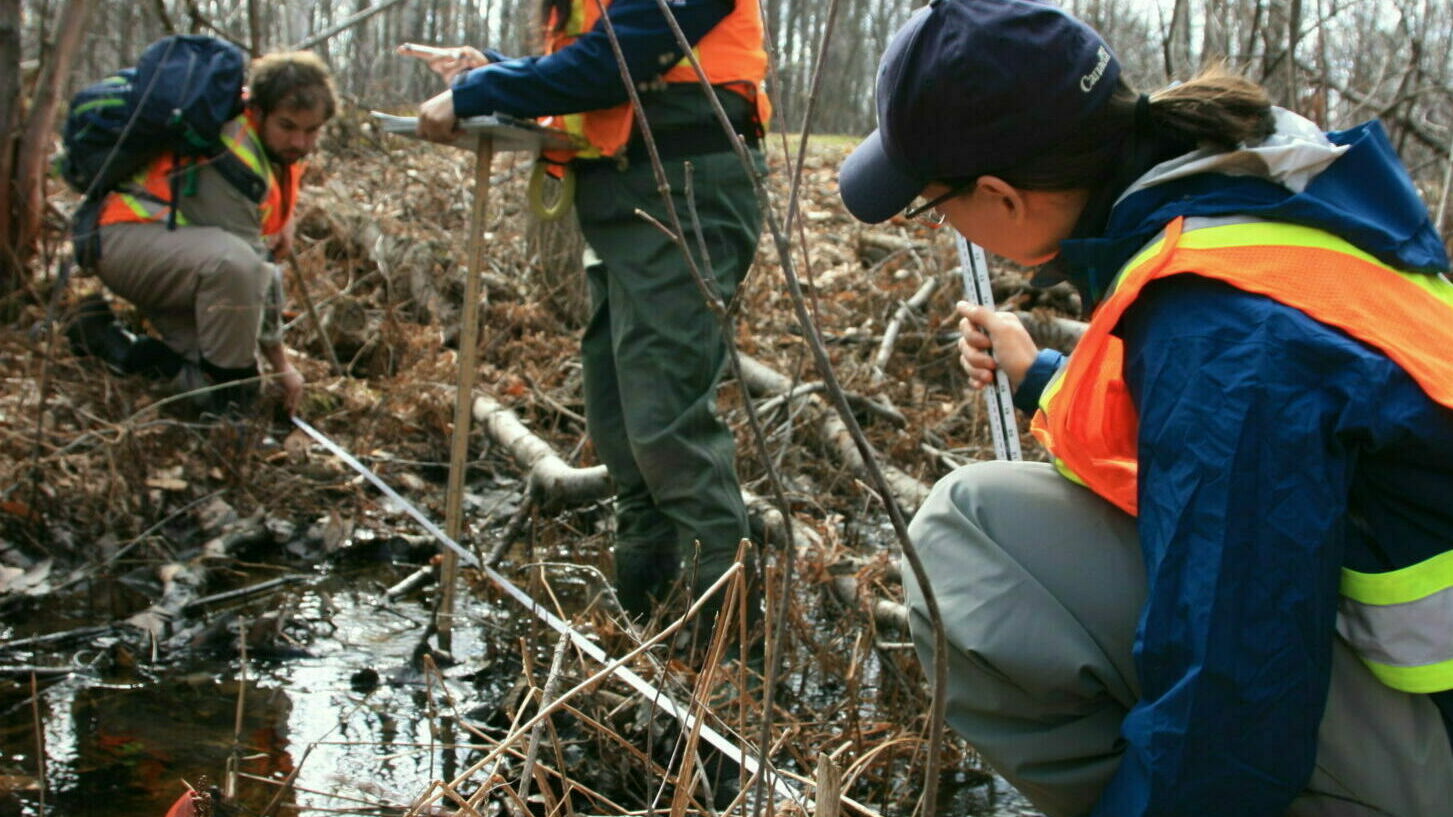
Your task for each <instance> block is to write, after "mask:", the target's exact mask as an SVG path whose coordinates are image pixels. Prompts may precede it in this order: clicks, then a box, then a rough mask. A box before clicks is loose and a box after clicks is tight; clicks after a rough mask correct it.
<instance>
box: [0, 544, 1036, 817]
mask: <svg viewBox="0 0 1453 817" xmlns="http://www.w3.org/2000/svg"><path fill="white" fill-rule="evenodd" d="M388 583H389V582H387V581H369V580H368V578H367V577H363V576H360V575H359V574H358V573H356V572H355V573H352V574H347V573H342V572H340V573H338V574H334V575H331V576H329V577H327V578H326V579H325V580H324V581H321V582H319V583H317V584H314V585H312V586H310V587H307V588H299V589H298V591H297V595H296V597H295V598H293V599H292V600H291V601H290V604H293V605H295V606H294V608H293V609H294V610H295V612H296V616H295V619H294V621H295V622H303V623H305V624H307V625H310V626H305V627H303V629H302V630H299V631H297V632H295V633H293V635H294V638H292V639H291V640H292V641H295V642H296V643H297V645H298V646H299V649H298V650H297V651H295V652H294V653H293V654H292V655H291V656H289V657H287V658H276V657H275V658H271V659H268V660H261V659H257V658H253V659H251V660H249V661H248V664H247V667H246V671H245V672H243V667H242V665H241V662H240V660H239V659H238V657H237V656H236V655H234V654H231V653H226V652H224V653H223V654H222V655H221V656H220V657H218V656H215V655H212V656H208V655H201V654H196V653H197V652H199V651H193V653H192V654H185V653H183V652H178V653H176V654H174V655H173V657H172V658H173V660H174V661H175V662H177V663H175V664H172V665H167V666H162V667H146V666H142V667H140V668H139V669H137V670H136V672H135V674H133V675H128V676H126V677H125V678H124V679H120V678H117V677H106V678H105V681H104V682H103V681H102V680H101V677H100V676H101V675H102V674H101V673H98V672H93V671H87V672H84V673H77V674H75V675H72V676H70V677H69V678H63V679H62V680H56V681H53V682H52V683H51V684H50V685H49V686H46V687H42V689H41V695H40V698H39V700H38V702H37V703H38V709H39V712H38V716H37V715H36V714H33V713H32V707H31V703H30V701H29V698H30V691H29V683H28V680H27V681H25V682H19V681H11V682H8V683H7V682H4V681H0V752H3V756H0V817H10V816H11V815H38V814H40V811H41V810H40V807H39V791H38V787H36V786H35V785H34V783H35V779H36V769H37V767H38V765H39V763H38V761H37V759H36V746H37V742H38V737H37V734H36V732H37V729H36V723H37V720H38V722H39V724H40V733H41V734H40V735H39V740H41V741H43V743H44V746H45V752H46V755H47V759H46V762H47V764H48V767H47V770H46V772H47V773H46V780H47V784H48V787H49V790H48V791H47V792H46V799H45V809H44V813H45V815H46V817H91V815H98V816H99V815H107V816H108V817H109V816H110V815H137V816H138V817H162V815H163V814H165V812H166V809H167V807H168V806H169V805H170V804H171V803H172V802H173V801H174V800H175V799H176V798H177V797H178V796H179V794H180V793H181V792H182V790H183V788H184V784H183V781H187V782H190V783H194V784H195V783H197V781H199V780H200V779H201V778H202V776H204V775H205V776H206V778H207V779H208V780H210V781H211V782H212V783H213V784H216V785H219V786H220V785H222V784H224V783H226V781H227V780H228V775H227V770H228V768H229V765H228V764H229V762H232V763H234V764H235V768H236V769H237V770H238V771H240V772H242V773H243V774H242V776H240V777H239V778H237V780H238V785H237V791H236V799H235V800H233V801H232V802H231V804H232V805H240V806H241V807H242V808H241V812H240V813H243V814H259V813H262V812H263V810H264V809H265V808H266V807H267V806H268V805H269V804H270V803H272V801H273V799H274V798H275V797H278V796H279V792H280V791H282V788H283V787H282V786H281V783H282V781H283V780H284V779H285V778H287V777H288V775H289V773H290V772H293V771H294V767H296V776H295V777H294V779H293V781H292V784H293V785H292V787H291V788H290V789H289V790H288V793H287V795H286V796H285V797H284V798H283V800H282V801H281V803H280V805H283V806H285V808H283V809H282V810H281V811H279V810H278V809H277V807H276V806H274V808H273V810H272V811H271V812H269V813H271V814H278V813H281V814H284V815H286V814H292V813H297V814H330V813H340V812H346V813H354V814H367V815H381V814H398V813H401V809H402V808H403V807H405V806H407V805H408V804H409V803H411V802H412V801H413V800H414V799H415V798H417V797H418V796H420V795H421V794H422V793H423V792H425V791H426V790H427V789H428V788H429V786H430V784H431V782H432V781H434V780H450V779H453V778H455V777H456V776H457V775H459V774H460V773H461V771H463V770H465V769H467V768H468V767H469V766H470V764H472V763H474V762H476V761H477V760H478V759H479V758H480V756H481V753H480V752H479V751H478V750H477V747H470V746H468V745H467V744H469V743H471V742H474V743H477V742H478V741H477V740H476V739H475V738H474V736H473V735H471V734H470V732H469V729H479V728H485V729H498V728H499V727H500V726H503V725H507V724H508V722H509V720H510V718H511V713H512V712H514V711H515V708H516V707H517V706H518V705H519V701H518V699H517V698H518V695H519V694H520V689H519V688H518V685H519V684H520V681H521V677H522V673H521V666H520V663H519V659H518V652H519V651H518V644H517V643H511V642H509V641H507V640H505V639H502V638H501V633H504V632H514V631H515V630H516V629H517V625H513V624H512V623H511V622H510V621H509V618H510V613H509V608H501V607H500V606H498V605H496V604H494V603H491V602H489V601H487V600H484V599H482V598H480V597H478V596H474V595H470V594H465V595H462V596H461V597H460V598H461V601H462V603H463V606H462V608H461V610H460V613H459V616H458V618H457V619H456V623H455V630H454V651H455V654H456V655H457V656H459V657H460V659H461V660H460V663H459V664H458V665H456V666H454V667H452V668H448V669H447V671H446V672H444V673H443V677H442V678H441V677H440V676H433V678H432V680H430V679H429V678H426V677H424V676H422V675H421V674H420V673H419V672H417V671H416V670H411V669H408V668H407V667H408V666H409V664H410V661H411V658H412V657H413V653H414V651H415V648H416V647H417V646H418V645H419V639H420V636H421V634H422V633H423V632H424V630H425V625H426V624H427V621H428V615H429V613H428V607H427V601H426V600H425V599H419V600H410V601H402V602H398V603H394V604H386V603H382V602H381V601H380V598H379V593H377V592H376V591H375V590H373V589H371V588H376V587H381V586H387V584H388ZM275 603H276V602H274V604H275ZM249 615H252V616H254V618H253V619H252V620H254V621H255V620H256V616H257V615H258V611H255V610H254V611H251V612H250V614H249ZM183 662H186V663H183ZM146 673H152V675H150V676H146V677H143V676H144V675H145V674H146ZM242 677H245V678H246V679H248V680H247V683H246V684H245V685H244V684H240V683H239V681H238V680H237V679H238V678H242ZM239 688H242V689H244V692H243V694H242V699H241V728H240V729H238V727H237V717H238V705H239V703H238V690H239ZM838 694H841V692H839V693H838ZM466 714H467V717H466ZM497 720H498V721H501V722H499V723H496V721H497ZM466 727H467V728H466ZM236 735H240V736H241V738H240V742H239V741H237V740H235V739H234V736H236ZM456 741H457V742H458V743H459V744H463V745H456ZM589 748H590V747H589V746H587V745H585V744H581V745H580V746H570V747H568V751H567V756H566V757H564V758H562V760H563V761H564V763H563V765H564V766H565V767H566V768H571V769H575V770H577V771H581V772H582V773H583V772H585V771H587V770H588V769H589V768H592V767H593V766H608V765H610V764H611V763H622V764H630V763H631V761H630V760H629V758H628V757H627V754H626V753H623V752H621V751H620V749H619V747H613V748H607V749H606V750H605V751H602V752H600V753H598V754H596V755H594V756H593V757H592V756H590V753H589V751H588V750H589ZM595 748H596V749H599V748H600V747H595ZM570 752H576V753H583V754H584V755H585V756H580V755H579V754H570ZM591 779H592V780H593V779H594V778H591ZM900 783H901V785H905V786H910V787H911V786H912V785H913V781H911V780H907V779H904V780H902V781H900ZM942 791H943V794H944V799H943V800H942V801H941V804H940V808H939V813H941V814H945V815H952V816H953V817H970V816H971V815H995V816H996V817H1019V816H1020V815H1033V814H1035V812H1034V811H1033V809H1031V808H1029V807H1028V806H1027V805H1026V804H1025V803H1024V802H1023V801H1022V800H1019V799H1018V798H1017V796H1015V795H1014V794H1013V792H1012V791H1011V790H1009V789H1008V787H1006V786H1005V785H1004V783H1003V781H1002V780H994V781H992V782H987V783H986V781H985V779H984V778H983V777H981V776H974V775H967V776H962V777H957V778H955V777H954V776H953V775H950V776H949V777H948V778H946V779H945V780H944V786H943V789H942ZM222 814H224V812H220V811H219V815H222Z"/></svg>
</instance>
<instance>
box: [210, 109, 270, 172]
mask: <svg viewBox="0 0 1453 817" xmlns="http://www.w3.org/2000/svg"><path fill="white" fill-rule="evenodd" d="M222 144H224V145H226V146H227V149H228V150H229V151H231V152H232V155H234V156H236V157H237V158H238V159H240V160H242V164H244V165H246V166H247V169H248V170H251V171H252V172H253V173H256V174H257V175H258V176H260V177H262V178H264V179H265V178H267V177H268V176H269V174H271V173H272V169H271V167H269V165H268V163H267V159H266V158H265V156H264V154H263V153H262V152H261V151H260V150H259V149H258V137H257V135H256V134H254V133H252V129H251V128H249V127H247V121H246V117H242V116H239V117H237V118H235V119H233V120H231V121H230V122H228V123H227V124H226V125H225V126H223V128H222Z"/></svg>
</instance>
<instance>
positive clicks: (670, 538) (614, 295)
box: [576, 90, 761, 620]
mask: <svg viewBox="0 0 1453 817" xmlns="http://www.w3.org/2000/svg"><path fill="white" fill-rule="evenodd" d="M696 94H697V95H698V96H699V94H700V91H699V90H698V91H696ZM676 96H677V100H676V102H675V104H677V105H678V106H679V105H680V104H681V98H682V95H676ZM724 96H725V95H724ZM686 104H691V103H689V102H687V103H686ZM695 104H697V105H700V106H701V110H702V111H703V112H704V111H705V110H706V108H705V102H704V100H699V101H697V102H696V103H695ZM698 119H700V117H699V116H698ZM652 121H653V122H655V121H656V118H655V117H654V116H653V117H652ZM657 139H658V141H659V142H660V143H662V144H666V143H667V140H668V139H669V131H667V132H664V133H658V134H657ZM756 158H757V161H758V162H760V161H761V160H760V157H759V156H758V157H756ZM688 161H689V162H690V164H691V166H692V177H691V182H692V189H693V191H694V198H695V202H694V205H695V206H694V209H695V212H696V215H697V218H699V219H700V222H701V230H702V234H703V235H704V236H705V243H706V248H707V249H706V252H707V253H708V254H709V262H708V261H707V260H706V259H702V258H700V257H698V258H697V264H698V267H699V268H700V269H701V270H702V273H703V275H704V276H705V277H706V278H707V280H708V281H710V282H712V283H713V285H714V286H716V287H717V292H718V294H719V295H720V297H721V298H722V299H723V301H729V300H730V299H731V298H732V296H733V295H734V294H735V293H736V290H737V286H738V285H739V284H740V283H741V281H742V278H743V277H744V276H745V275H746V272H747V269H748V268H749V267H750V266H751V263H752V259H753V256H754V255H755V253H756V247H757V236H758V231H759V229H760V227H761V213H760V210H759V208H758V205H757V199H756V195H755V192H754V190H753V186H752V181H751V177H750V176H749V175H748V173H747V171H746V170H745V169H744V168H743V167H742V165H741V162H740V160H739V159H738V158H737V156H736V155H735V154H733V153H729V152H712V153H707V154H703V155H694V156H690V157H686V158H682V157H673V158H670V159H666V160H664V161H663V164H664V165H665V167H666V173H667V176H668V179H669V183H670V186H671V195H672V199H673V201H674V204H675V208H676V212H677V214H678V217H679V218H680V219H681V222H682V224H683V225H684V226H685V229H686V231H687V233H688V240H687V244H688V245H689V247H690V248H691V251H692V252H693V253H699V252H700V250H699V244H698V242H697V241H696V239H695V237H694V235H692V227H691V212H692V208H691V207H688V204H687V198H686V194H685V191H686V175H685V169H684V168H685V164H686V162H688ZM577 173H579V177H578V182H579V187H578V188H577V192H576V208H577V210H578V213H579V217H580V226H581V229H582V231H583V232H584V235H585V239H586V241H587V242H588V243H589V245H590V247H591V249H592V250H594V252H595V254H596V255H597V256H598V257H599V259H600V263H598V264H592V265H591V266H590V267H589V269H587V271H586V273H587V278H588V281H589V287H590V298H591V308H592V315H591V318H590V323H589V325H588V326H587V327H586V330H585V334H584V336H583V338H582V339H581V355H582V365H583V369H584V379H585V414H586V420H587V422H588V425H589V430H590V435H591V438H592V439H593V441H594V443H595V448H596V451H597V453H598V454H599V456H600V459H601V461H602V462H604V463H605V465H606V467H607V468H608V469H609V471H610V474H611V478H612V479H613V480H614V482H615V485H616V499H615V512H616V539H615V562H616V587H617V591H618V592H619V594H620V597H621V603H622V605H623V606H624V607H625V608H626V610H627V611H629V612H631V613H633V614H636V615H644V614H646V613H648V612H649V611H650V609H651V606H652V601H653V600H655V599H659V598H661V597H663V596H664V595H665V594H666V593H667V592H668V591H669V590H670V588H671V586H672V585H673V583H674V582H675V580H676V578H677V576H678V575H679V572H680V567H679V566H680V564H681V562H682V560H684V561H685V563H686V565H687V568H688V570H693V571H694V572H693V573H689V574H688V576H689V579H690V583H689V587H691V589H692V590H693V591H697V592H699V591H701V590H703V589H705V587H706V586H708V585H709V584H710V583H711V582H713V581H715V580H716V579H717V578H719V577H720V576H721V574H722V573H723V572H725V571H726V569H727V568H728V567H729V566H730V565H731V564H732V562H733V561H734V560H735V557H736V552H737V547H738V544H739V543H740V541H741V540H742V539H743V538H744V537H746V536H747V535H748V528H747V514H746V508H745V506H744V505H743V503H742V497H741V490H740V486H739V484H738V481H737V472H736V464H735V444H734V440H733V438H732V433H731V429H730V428H728V427H727V426H726V424H725V423H724V422H722V420H721V419H720V418H719V417H718V416H717V413H716V400H715V392H716V387H717V384H718V383H719V381H720V379H721V376H722V373H723V371H724V370H725V366H726V354H727V352H726V346H725V342H724V340H723V337H722V331H721V325H720V322H719V320H718V318H717V316H716V315H714V314H713V313H712V311H711V310H710V308H709V307H708V306H707V302H706V299H705V297H704V296H703V294H702V292H701V289H700V287H699V286H698V284H697V282H696V280H695V278H694V277H693V276H692V274H691V270H690V267H689V266H688V264H687V262H686V260H685V259H684V258H683V256H682V250H681V248H680V247H679V246H678V245H677V244H676V243H675V242H674V241H672V240H671V239H669V238H668V237H667V236H666V235H665V234H663V233H662V232H661V231H660V230H659V229H658V228H656V227H655V226H653V225H651V224H650V223H648V222H646V221H645V220H643V219H642V218H641V217H640V216H638V215H636V210H637V209H638V208H639V209H640V210H643V211H645V212H647V213H651V214H652V215H654V216H655V217H656V218H657V219H659V220H660V221H661V222H662V223H663V224H670V221H669V220H668V219H667V218H666V215H665V209H664V205H663V203H662V200H661V196H660V193H659V192H658V190H657V183H656V179H655V175H654V173H653V171H652V168H651V164H650V162H649V160H639V161H632V162H630V163H629V166H627V167H625V168H624V169H622V168H621V167H619V166H618V165H617V164H616V163H614V162H596V163H579V166H578V167H577ZM697 542H699V543H700V546H699V549H698V548H697V545H696V543H697ZM708 620H709V619H708Z"/></svg>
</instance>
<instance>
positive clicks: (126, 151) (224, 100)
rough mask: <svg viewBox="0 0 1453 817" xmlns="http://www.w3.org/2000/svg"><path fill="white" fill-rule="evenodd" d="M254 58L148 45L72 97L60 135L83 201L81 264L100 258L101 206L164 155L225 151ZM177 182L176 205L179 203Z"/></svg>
mask: <svg viewBox="0 0 1453 817" xmlns="http://www.w3.org/2000/svg"><path fill="white" fill-rule="evenodd" d="M246 69H247V59H246V57H245V56H244V55H243V53H242V50H241V49H240V48H238V47H237V46H235V45H233V44H232V43H229V42H226V41H225V40H219V39H217V38H216V37H208V36H202V35H193V34H178V35H172V36H169V37H163V38H162V39H160V40H157V41H156V42H154V43H152V44H151V45H149V46H147V48H146V50H145V51H143V52H142V54H141V59H140V60H139V61H138V62H137V64H136V67H134V68H123V69H121V70H120V71H117V72H116V73H114V74H112V75H110V76H108V77H106V78H105V79H103V80H101V81H100V82H96V83H93V84H91V85H88V86H86V87H85V88H82V89H81V90H80V91H78V92H76V94H75V96H74V97H72V98H71V104H70V109H69V111H68V112H67V114H66V119H65V124H64V126H63V128H62V131H61V145H62V147H63V149H64V152H63V153H62V154H61V155H60V157H59V158H58V159H57V161H56V169H57V171H58V172H59V174H60V176H61V178H63V179H64V180H65V181H66V183H67V184H69V185H70V186H71V188H72V189H74V190H75V191H76V192H78V193H80V194H82V196H83V201H82V204H81V206H80V208H79V209H78V210H77V211H76V215H75V216H74V218H73V220H72V222H73V223H72V234H73V237H74V238H75V242H76V259H77V261H78V262H79V263H81V265H82V266H89V265H91V264H93V263H94V262H95V260H97V259H98V258H99V257H100V241H99V238H98V237H97V235H96V219H97V218H98V217H99V215H100V209H101V206H100V205H101V200H102V198H104V197H105V195H106V193H108V192H110V191H111V190H113V189H115V188H116V186H117V185H119V184H121V183H122V182H124V181H126V180H127V179H129V178H131V177H132V176H134V175H135V174H136V173H137V172H138V171H140V170H141V169H142V168H143V167H145V166H146V165H147V164H148V163H149V162H150V161H152V160H153V159H154V158H156V157H157V156H158V155H160V154H162V153H165V152H172V153H176V154H179V155H180V156H182V157H196V158H210V157H212V156H215V155H217V154H219V153H221V152H222V151H223V146H222V144H221V140H220V135H221V132H222V126H223V125H225V124H227V122H228V121H230V120H231V119H233V118H235V117H236V116H237V115H238V114H240V113H241V112H242V108H243V99H242V86H243V79H244V76H245V74H246ZM175 188H176V183H175V180H174V184H173V197H172V198H173V200H175V199H176V192H177V191H176V189H175Z"/></svg>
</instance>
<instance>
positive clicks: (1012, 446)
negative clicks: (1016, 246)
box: [954, 232, 1024, 460]
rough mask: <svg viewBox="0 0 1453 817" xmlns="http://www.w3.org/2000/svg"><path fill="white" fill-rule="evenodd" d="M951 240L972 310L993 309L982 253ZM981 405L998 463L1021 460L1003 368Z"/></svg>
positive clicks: (976, 247) (963, 240)
mask: <svg viewBox="0 0 1453 817" xmlns="http://www.w3.org/2000/svg"><path fill="white" fill-rule="evenodd" d="M954 239H955V240H954V244H955V245H956V246H957V247H958V251H959V270H960V271H961V272H962V274H963V277H964V295H965V296H966V297H967V298H968V299H969V302H970V303H972V304H974V305H975V306H987V307H989V308H990V309H993V308H994V306H995V304H994V291H993V290H992V289H991V288H990V286H989V264H988V262H986V261H985V260H984V249H983V248H982V247H980V246H979V245H978V244H970V243H969V241H968V239H966V238H964V237H963V235H961V234H959V233H957V232H955V234H954ZM984 402H985V403H986V404H987V405H988V407H989V430H990V431H991V432H992V433H993V435H994V454H995V456H997V457H998V458H999V459H1001V460H1020V459H1024V453H1023V452H1022V451H1020V449H1019V424H1018V422H1017V421H1015V419H1014V395H1013V392H1011V391H1010V389H1009V375H1007V374H1005V373H1004V370H1003V369H1002V368H998V367H995V369H994V387H993V388H990V389H984Z"/></svg>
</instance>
